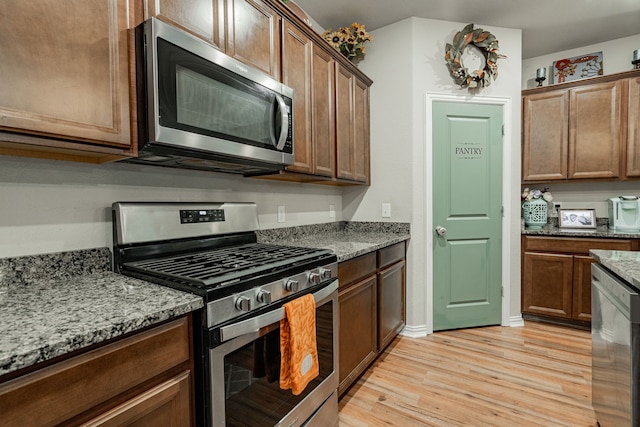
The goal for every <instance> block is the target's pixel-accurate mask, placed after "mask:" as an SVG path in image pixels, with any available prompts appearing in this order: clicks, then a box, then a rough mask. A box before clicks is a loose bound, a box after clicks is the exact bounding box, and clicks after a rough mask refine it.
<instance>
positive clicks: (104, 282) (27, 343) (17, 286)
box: [0, 222, 410, 376]
mask: <svg viewBox="0 0 640 427" xmlns="http://www.w3.org/2000/svg"><path fill="white" fill-rule="evenodd" d="M257 234H258V240H259V241H260V242H263V243H274V244H281V245H292V246H305V247H314V248H327V249H331V250H333V251H334V252H335V253H336V255H337V256H338V261H345V260H347V259H351V258H354V257H357V256H359V255H363V254H366V253H369V252H372V251H375V250H378V249H381V248H384V247H386V246H390V245H392V244H394V243H399V242H402V241H405V240H408V239H409V238H410V235H409V224H406V223H366V222H352V223H346V222H336V223H329V224H319V225H310V226H302V227H288V228H279V229H273V230H264V231H258V232H257ZM110 264H111V253H110V251H109V249H108V248H100V249H91V250H79V251H72V252H61V253H56V254H45V255H38V256H27V257H17V258H3V259H0V376H1V375H4V374H8V373H10V372H14V371H17V370H19V369H22V368H26V367H28V366H31V365H34V364H36V363H40V362H44V361H47V360H50V359H53V358H54V357H56V356H60V355H63V354H66V353H68V352H71V351H74V350H77V349H81V348H84V347H88V346H90V345H92V344H97V343H101V342H104V341H106V340H109V339H111V338H116V337H118V336H121V335H123V334H126V333H128V332H133V331H136V330H139V329H142V328H144V327H147V326H151V325H153V324H156V323H159V322H162V321H164V320H168V319H171V318H174V317H177V316H180V315H183V314H186V313H189V312H191V311H194V310H197V309H199V308H201V307H203V301H202V299H201V298H200V297H198V296H195V295H191V294H188V293H185V292H181V291H178V290H174V289H170V288H167V287H164V286H159V285H155V284H153V283H149V282H145V281H142V280H137V279H134V278H131V277H127V276H123V275H120V274H116V273H113V272H111V271H110V269H111V267H110Z"/></svg>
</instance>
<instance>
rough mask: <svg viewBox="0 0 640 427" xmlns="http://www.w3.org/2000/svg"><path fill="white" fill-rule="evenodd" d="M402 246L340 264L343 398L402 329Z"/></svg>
mask: <svg viewBox="0 0 640 427" xmlns="http://www.w3.org/2000/svg"><path fill="white" fill-rule="evenodd" d="M405 253H406V247H405V242H401V243H397V244H395V245H392V246H389V247H386V248H383V249H380V250H378V251H377V252H371V253H368V254H365V255H362V256H359V257H357V258H353V259H350V260H348V261H345V262H341V263H340V264H339V265H338V279H339V281H340V285H339V292H338V298H339V302H340V332H339V353H340V359H339V375H338V376H339V381H340V384H339V386H338V393H339V394H340V395H342V394H343V393H344V392H345V391H346V390H347V389H348V388H349V387H350V386H351V385H352V384H353V383H354V382H355V381H356V380H357V379H358V377H360V375H362V373H363V372H364V371H365V370H366V369H367V368H368V367H369V365H370V364H371V363H372V362H373V361H374V360H375V358H376V357H377V356H378V355H379V354H380V353H382V351H383V350H384V349H385V347H386V346H387V345H389V343H391V341H393V339H394V338H395V337H396V335H398V333H399V332H400V331H401V330H402V328H403V327H404V325H405V288H406V261H405Z"/></svg>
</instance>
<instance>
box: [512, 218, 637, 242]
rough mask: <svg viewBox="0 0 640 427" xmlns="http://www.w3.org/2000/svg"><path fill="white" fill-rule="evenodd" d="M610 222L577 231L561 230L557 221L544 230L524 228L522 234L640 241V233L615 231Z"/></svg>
mask: <svg viewBox="0 0 640 427" xmlns="http://www.w3.org/2000/svg"><path fill="white" fill-rule="evenodd" d="M607 223H608V221H606V222H604V223H602V222H601V221H600V219H598V226H597V227H596V228H590V229H589V228H587V229H580V228H578V229H575V228H559V227H558V225H557V219H556V221H555V223H554V222H550V223H549V224H547V225H545V226H544V227H542V230H530V229H528V228H526V227H524V226H522V229H521V232H522V235H523V236H549V237H603V238H609V239H640V233H625V232H621V231H613V230H611V229H609V227H608V225H607Z"/></svg>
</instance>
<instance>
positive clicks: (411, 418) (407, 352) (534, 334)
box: [340, 322, 596, 427]
mask: <svg viewBox="0 0 640 427" xmlns="http://www.w3.org/2000/svg"><path fill="white" fill-rule="evenodd" d="M340 426H341V427H350V426H353V427H360V426H399V427H409V426H496V427H497V426H509V427H525V426H545V427H552V426H580V427H585V426H596V419H595V415H594V413H593V409H592V407H591V335H590V333H589V331H583V330H576V329H571V328H565V327H561V326H554V325H548V324H543V323H537V322H526V323H525V326H524V327H521V328H511V327H500V326H493V327H486V328H473V329H464V330H455V331H446V332H437V333H435V334H433V335H430V336H428V337H425V338H417V339H416V338H406V337H399V338H396V339H395V341H394V342H393V343H392V344H391V345H390V346H389V347H388V348H387V350H385V352H384V353H383V354H382V355H381V356H380V357H379V358H378V360H377V361H376V362H375V363H374V364H373V365H372V367H371V368H370V369H369V370H368V371H367V372H366V373H365V374H364V375H363V376H362V377H361V378H360V379H359V380H358V382H357V383H356V384H355V385H354V386H353V387H352V388H351V389H350V390H349V391H348V392H347V393H346V394H345V395H344V397H343V398H342V400H341V401H340Z"/></svg>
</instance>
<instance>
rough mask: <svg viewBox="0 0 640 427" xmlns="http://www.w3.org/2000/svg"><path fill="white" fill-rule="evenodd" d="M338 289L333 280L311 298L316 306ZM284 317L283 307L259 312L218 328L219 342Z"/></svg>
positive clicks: (255, 329)
mask: <svg viewBox="0 0 640 427" xmlns="http://www.w3.org/2000/svg"><path fill="white" fill-rule="evenodd" d="M337 289H338V279H336V280H334V281H333V282H331V283H330V284H328V285H327V286H325V287H324V288H322V289H320V290H319V291H318V292H316V293H314V294H313V298H314V299H315V301H316V307H317V306H319V305H322V304H323V303H324V302H325V300H326V299H329V298H330V297H331V294H332V293H333V292H335V291H336V290H337ZM283 318H284V308H283V307H280V308H278V309H276V310H273V311H269V312H268V313H265V314H261V315H260V316H256V317H252V318H251V319H247V320H243V321H241V322H238V323H234V324H231V325H228V326H223V327H222V328H220V342H225V341H229V340H231V339H233V338H237V337H239V336H242V335H246V334H250V333H257V332H259V331H260V329H262V328H264V327H265V326H269V325H271V324H273V323H276V322H279V321H280V320H282V319H283Z"/></svg>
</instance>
